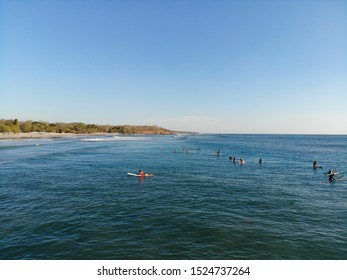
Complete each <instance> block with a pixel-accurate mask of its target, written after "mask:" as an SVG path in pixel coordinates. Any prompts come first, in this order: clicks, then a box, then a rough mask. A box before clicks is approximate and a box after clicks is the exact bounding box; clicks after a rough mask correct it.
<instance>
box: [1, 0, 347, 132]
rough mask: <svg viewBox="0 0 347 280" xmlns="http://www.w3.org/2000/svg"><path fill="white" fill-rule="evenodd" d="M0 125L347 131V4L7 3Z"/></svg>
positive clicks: (209, 0)
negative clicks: (35, 122) (16, 121)
mask: <svg viewBox="0 0 347 280" xmlns="http://www.w3.org/2000/svg"><path fill="white" fill-rule="evenodd" d="M0 118H4V119H8V118H11V119H13V118H18V119H19V120H41V121H49V122H58V121H63V122H74V121H79V122H85V123H96V124H112V125H121V124H134V125H144V124H150V125H151V124H154V125H159V126H163V127H165V128H169V129H176V130H189V131H198V132H216V133H323V134H324V133H331V134H335V133H336V134H347V1H344V0H324V1H323V0H312V1H310V0H292V1H285V0H284V1H277V0H273V1H267V0H264V1H261V0H258V1H256V0H254V1H252V0H225V1H223V0H206V1H204V0H195V1H194V0H175V1H174V0H114V1H111V0H80V1H78V0H56V1H55V0H0Z"/></svg>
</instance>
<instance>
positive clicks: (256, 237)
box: [0, 135, 347, 260]
mask: <svg viewBox="0 0 347 280" xmlns="http://www.w3.org/2000/svg"><path fill="white" fill-rule="evenodd" d="M218 149H220V150H221V154H220V156H219V157H217V156H215V155H214V154H215V153H216V151H217V150H218ZM346 152H347V136H316V135H314V136H302V135H300V136H298V135H174V136H173V135H170V136H143V135H141V136H121V135H120V136H90V137H77V138H73V139H68V138H66V139H27V140H2V141H0V178H1V180H0V213H1V215H0V259H256V260H257V259H347V181H346V179H344V178H345V177H344V178H343V179H342V180H339V181H335V182H329V180H328V178H327V176H326V175H324V172H327V171H328V170H329V169H335V168H337V169H339V171H340V173H346V171H347V153H346ZM230 155H232V156H236V158H237V159H240V158H243V159H245V160H246V164H245V165H239V164H233V162H232V161H230V160H229V156H230ZM259 158H262V159H263V161H264V163H263V164H262V165H260V164H259V163H258V160H259ZM314 160H317V161H318V163H319V165H321V166H323V167H322V168H318V169H313V168H312V163H313V161H314ZM139 169H142V170H144V171H145V172H148V173H154V174H155V175H156V176H154V177H146V178H137V177H132V176H128V175H127V172H133V173H136V172H138V170H139Z"/></svg>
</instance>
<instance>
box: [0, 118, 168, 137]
mask: <svg viewBox="0 0 347 280" xmlns="http://www.w3.org/2000/svg"><path fill="white" fill-rule="evenodd" d="M4 132H5V133H29V132H54V133H74V134H91V133H120V134H173V133H174V132H173V131H171V130H168V129H165V128H162V127H158V126H143V125H141V126H135V125H117V126H112V125H95V124H84V123H81V122H74V123H49V122H39V121H24V122H20V121H18V119H14V120H3V119H1V120H0V133H4Z"/></svg>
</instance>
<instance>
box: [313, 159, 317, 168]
mask: <svg viewBox="0 0 347 280" xmlns="http://www.w3.org/2000/svg"><path fill="white" fill-rule="evenodd" d="M313 168H314V169H316V168H318V161H316V160H315V161H314V162H313Z"/></svg>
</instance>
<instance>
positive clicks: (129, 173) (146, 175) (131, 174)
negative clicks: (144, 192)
mask: <svg viewBox="0 0 347 280" xmlns="http://www.w3.org/2000/svg"><path fill="white" fill-rule="evenodd" d="M127 174H128V175H129V176H135V177H150V176H154V174H148V173H146V174H145V175H139V174H135V173H131V172H128V173H127Z"/></svg>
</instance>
